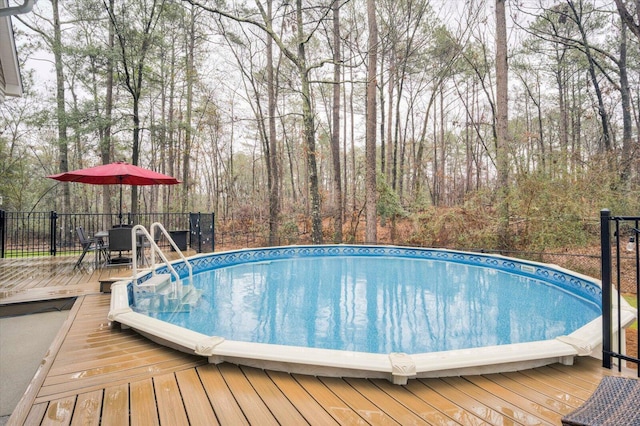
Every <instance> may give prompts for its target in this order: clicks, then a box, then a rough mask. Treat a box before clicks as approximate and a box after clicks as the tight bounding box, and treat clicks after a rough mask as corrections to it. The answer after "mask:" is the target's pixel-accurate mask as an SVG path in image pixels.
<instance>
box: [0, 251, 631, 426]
mask: <svg viewBox="0 0 640 426" xmlns="http://www.w3.org/2000/svg"><path fill="white" fill-rule="evenodd" d="M17 263H20V262H17ZM23 263H24V264H25V265H28V263H26V262H23ZM0 265H2V264H1V263H0ZM23 267H24V266H23ZM45 269H47V271H48V272H47V273H49V274H51V271H52V270H55V269H56V267H55V266H54V265H47V266H46V267H45ZM82 269H88V268H82ZM5 270H6V269H5ZM2 272H3V269H2V266H0V274H1V273H2ZM112 272H113V271H109V272H100V271H97V272H96V271H93V272H91V273H89V272H87V271H86V270H85V272H80V273H78V271H74V273H73V277H72V278H70V279H68V281H67V282H72V283H74V285H73V286H71V287H68V288H66V289H65V285H64V282H65V280H64V278H62V277H57V278H56V279H55V280H51V281H49V282H47V281H46V280H43V279H41V276H42V275H43V274H40V273H37V274H35V275H37V277H36V278H35V279H34V280H33V281H32V282H29V280H28V279H26V278H24V279H21V278H20V276H19V274H16V273H13V275H10V276H12V277H14V278H12V279H14V282H13V283H11V286H13V287H12V289H10V290H7V287H4V286H3V287H0V298H2V294H7V293H8V292H11V291H14V290H15V287H19V288H22V289H26V288H28V287H29V286H30V285H32V284H33V283H37V285H40V286H45V287H44V288H42V287H40V288H38V287H37V286H36V287H34V288H31V291H33V293H30V290H24V291H22V290H20V291H17V293H15V294H19V295H21V297H28V295H29V294H32V295H34V296H37V297H41V296H42V294H43V292H45V291H46V290H45V289H46V288H47V286H46V284H50V283H53V284H55V285H54V286H53V287H49V288H54V289H55V291H57V292H58V295H59V294H62V293H64V291H67V290H68V291H69V294H72V295H73V297H76V298H77V300H76V302H75V304H74V305H73V306H72V309H71V311H70V315H69V319H68V320H67V321H66V322H65V325H64V326H63V328H62V329H61V331H60V333H59V334H58V336H56V338H55V339H54V343H53V344H52V349H51V350H50V351H49V353H47V355H46V357H45V359H44V360H43V364H42V366H41V368H40V369H39V370H38V372H37V373H36V376H35V377H34V381H33V382H32V385H31V386H30V388H29V390H28V391H27V392H26V393H25V395H24V397H23V399H22V400H21V401H20V403H19V405H18V407H17V408H16V410H15V411H14V414H13V415H12V417H11V418H10V419H9V423H8V424H9V425H23V424H27V425H31V424H44V425H48V424H56V425H59V424H71V425H123V424H124V425H126V424H131V425H161V424H172V425H173V424H177V425H179V424H205V425H215V424H221V425H250V424H256V425H269V424H273V425H276V424H284V425H289V424H294V425H299V424H300V425H302V424H317V425H330V424H341V425H360V424H361V425H367V424H375V425H384V424H392V425H398V424H402V425H404V424H431V425H465V426H466V425H481V424H482V425H485V424H491V425H512V424H513V425H516V424H559V422H560V418H561V417H562V416H563V415H565V414H568V413H569V412H571V411H572V410H574V409H575V408H577V407H578V406H580V405H581V404H582V403H583V402H584V401H585V400H586V399H587V398H588V397H589V396H590V395H591V394H592V393H593V391H594V390H595V389H596V387H597V385H598V383H599V381H600V380H601V378H602V377H603V376H605V375H620V373H618V372H616V371H611V370H606V369H603V368H601V366H600V365H601V362H600V361H598V360H596V359H593V358H577V359H576V362H575V365H573V366H568V365H560V364H553V365H549V366H546V367H540V368H536V369H532V370H524V371H520V372H510V373H501V374H485V375H482V376H462V377H452V378H443V379H411V380H409V382H408V384H407V385H406V386H397V385H393V384H391V383H390V382H388V381H386V380H381V379H375V380H367V379H351V378H347V379H342V378H329V377H315V376H307V375H302V374H288V373H284V372H276V371H263V370H259V369H255V368H251V367H239V366H236V365H232V364H229V363H222V364H218V365H214V364H208V363H207V359H206V358H205V357H198V356H193V355H188V354H185V353H182V352H178V351H175V350H173V349H170V348H167V347H163V346H160V345H158V344H155V343H153V342H151V341H150V340H148V339H146V338H144V337H142V336H141V335H139V334H137V333H135V332H134V331H132V330H129V329H122V328H120V327H119V326H117V325H116V324H112V323H111V322H110V321H109V320H108V319H107V313H108V310H109V306H110V303H109V295H103V294H98V293H97V292H96V293H91V292H92V291H95V290H87V291H82V292H80V291H79V290H78V288H75V287H80V288H81V289H82V288H84V289H88V288H92V289H95V288H97V287H95V286H93V287H92V286H91V285H90V284H89V282H88V281H86V280H88V279H91V280H95V279H96V277H99V276H100V275H101V274H104V275H102V276H108V275H109V274H111V273H112ZM9 273H12V272H11V271H9ZM75 274H79V275H78V277H80V278H78V277H76V276H75ZM83 280H84V281H83ZM96 282H97V281H96ZM3 292H4V293H3ZM74 292H76V293H74ZM11 300H15V299H11ZM11 300H6V299H3V300H2V302H1V303H4V302H7V303H8V302H11ZM623 375H631V374H630V373H625V374H623Z"/></svg>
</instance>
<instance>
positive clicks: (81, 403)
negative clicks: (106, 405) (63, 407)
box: [71, 390, 103, 426]
mask: <svg viewBox="0 0 640 426" xmlns="http://www.w3.org/2000/svg"><path fill="white" fill-rule="evenodd" d="M102 395H103V392H102V390H97V391H93V392H87V393H83V394H80V395H78V397H77V399H76V407H75V410H74V416H73V419H72V420H71V426H76V425H78V426H80V425H82V426H88V425H99V424H100V416H101V414H102Z"/></svg>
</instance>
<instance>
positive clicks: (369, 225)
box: [365, 0, 378, 244]
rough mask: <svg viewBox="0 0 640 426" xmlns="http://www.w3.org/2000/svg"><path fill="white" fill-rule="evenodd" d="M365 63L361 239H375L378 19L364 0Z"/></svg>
mask: <svg viewBox="0 0 640 426" xmlns="http://www.w3.org/2000/svg"><path fill="white" fill-rule="evenodd" d="M367 24H368V27H369V39H368V43H367V45H368V47H367V52H368V58H369V59H368V66H367V111H366V116H367V123H366V129H367V131H366V142H365V193H366V201H365V217H366V227H365V242H367V243H371V244H374V243H376V242H377V241H378V236H377V233H378V223H377V210H376V208H377V206H376V204H377V188H376V114H377V110H376V87H377V84H378V80H377V74H378V71H377V64H378V23H377V20H376V2H375V0H367Z"/></svg>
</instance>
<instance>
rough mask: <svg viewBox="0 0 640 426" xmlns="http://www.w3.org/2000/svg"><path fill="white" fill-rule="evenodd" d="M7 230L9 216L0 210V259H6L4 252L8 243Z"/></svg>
mask: <svg viewBox="0 0 640 426" xmlns="http://www.w3.org/2000/svg"><path fill="white" fill-rule="evenodd" d="M6 229H7V214H6V212H5V211H4V210H0V259H4V252H5V247H6V243H7V238H6V235H5V230H6Z"/></svg>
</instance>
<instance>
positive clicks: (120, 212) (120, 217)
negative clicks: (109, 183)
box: [118, 181, 122, 225]
mask: <svg viewBox="0 0 640 426" xmlns="http://www.w3.org/2000/svg"><path fill="white" fill-rule="evenodd" d="M118 219H119V220H120V225H122V181H120V211H119V213H118Z"/></svg>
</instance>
